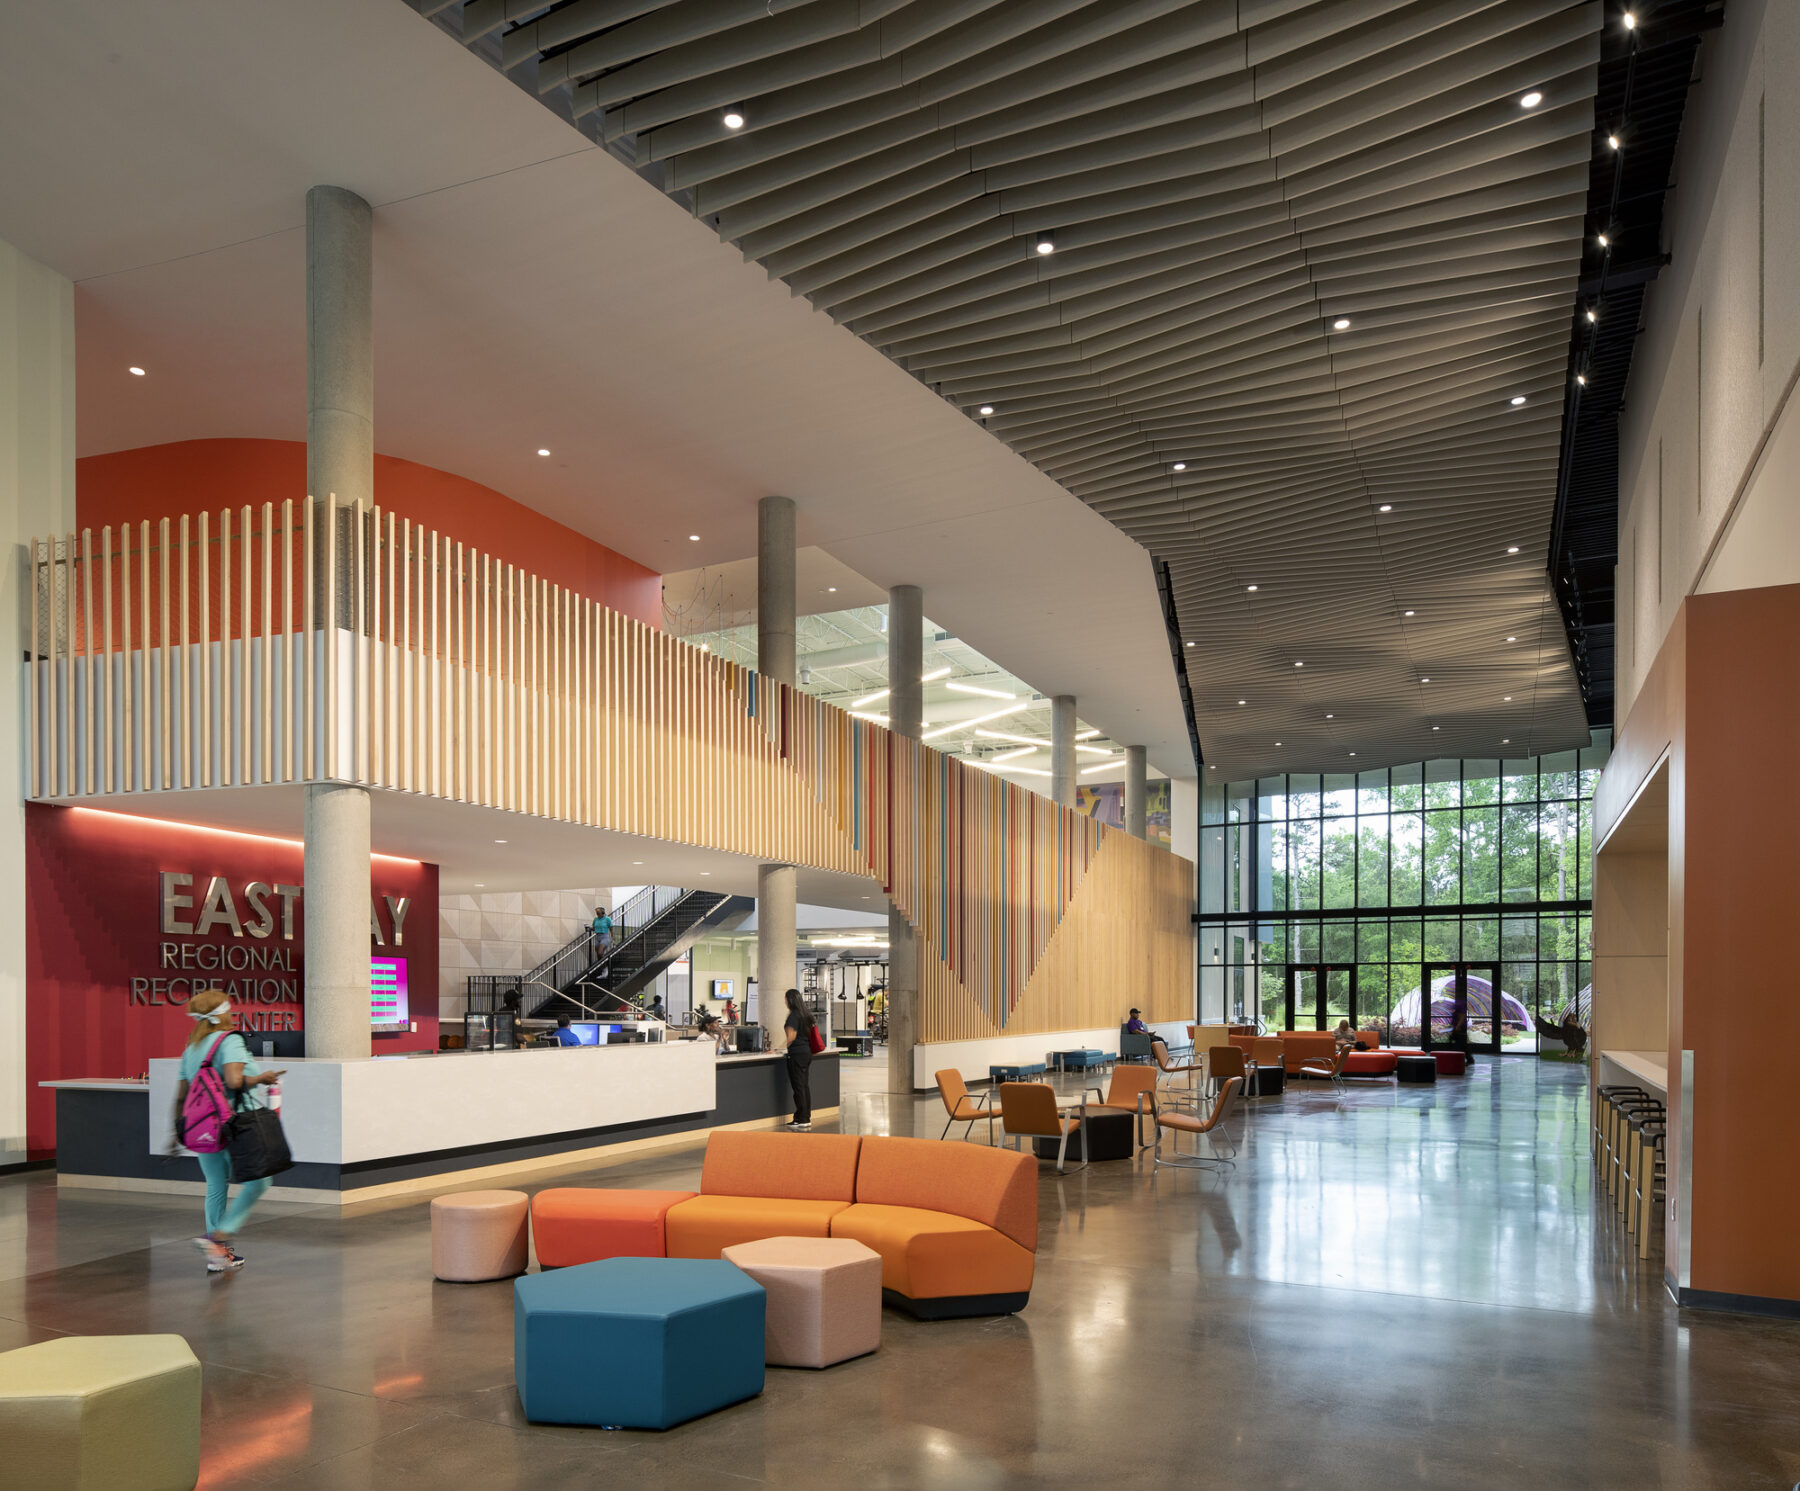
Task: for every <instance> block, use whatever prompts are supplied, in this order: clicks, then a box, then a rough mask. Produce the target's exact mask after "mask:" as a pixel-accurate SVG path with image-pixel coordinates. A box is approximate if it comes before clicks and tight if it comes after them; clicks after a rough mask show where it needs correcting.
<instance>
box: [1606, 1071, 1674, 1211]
mask: <svg viewBox="0 0 1800 1491" xmlns="http://www.w3.org/2000/svg"><path fill="white" fill-rule="evenodd" d="M1612 1106H1613V1112H1612V1116H1611V1118H1610V1119H1609V1124H1610V1127H1611V1140H1610V1143H1609V1145H1608V1148H1607V1180H1606V1194H1607V1195H1608V1196H1609V1197H1611V1198H1612V1202H1613V1206H1614V1208H1615V1209H1616V1210H1618V1211H1620V1212H1623V1211H1624V1210H1625V1206H1626V1194H1627V1184H1628V1181H1629V1179H1630V1173H1629V1169H1628V1164H1627V1160H1628V1151H1629V1149H1630V1146H1631V1144H1632V1143H1633V1142H1634V1141H1633V1138H1632V1129H1631V1125H1632V1122H1633V1121H1634V1120H1635V1119H1638V1118H1660V1117H1662V1115H1663V1111H1664V1110H1663V1105H1662V1102H1661V1100H1660V1099H1658V1098H1654V1097H1652V1096H1651V1095H1650V1094H1649V1093H1647V1092H1644V1091H1643V1090H1642V1089H1638V1090H1635V1091H1633V1092H1629V1093H1620V1094H1619V1095H1618V1096H1617V1097H1615V1098H1614V1099H1613V1105H1612Z"/></svg>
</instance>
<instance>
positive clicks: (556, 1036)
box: [550, 1015, 581, 1046]
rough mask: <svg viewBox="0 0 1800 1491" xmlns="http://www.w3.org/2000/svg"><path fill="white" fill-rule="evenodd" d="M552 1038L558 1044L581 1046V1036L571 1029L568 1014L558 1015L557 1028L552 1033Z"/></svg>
mask: <svg viewBox="0 0 1800 1491" xmlns="http://www.w3.org/2000/svg"><path fill="white" fill-rule="evenodd" d="M550 1040H551V1041H552V1042H553V1043H554V1044H556V1045H558V1046H579V1045H580V1044H581V1037H580V1036H578V1035H576V1034H575V1032H574V1031H572V1030H571V1029H569V1017H568V1016H567V1015H558V1016H557V1017H556V1029H555V1030H554V1031H553V1032H552V1033H551V1035H550Z"/></svg>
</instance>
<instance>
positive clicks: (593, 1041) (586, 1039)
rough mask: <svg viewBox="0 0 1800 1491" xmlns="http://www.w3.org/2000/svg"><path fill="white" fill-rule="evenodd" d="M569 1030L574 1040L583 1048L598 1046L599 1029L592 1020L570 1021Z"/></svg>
mask: <svg viewBox="0 0 1800 1491" xmlns="http://www.w3.org/2000/svg"><path fill="white" fill-rule="evenodd" d="M569 1029H570V1030H572V1031H574V1032H575V1039H576V1040H577V1041H579V1042H580V1043H581V1044H582V1045H584V1046H597V1045H599V1044H600V1027H599V1025H597V1024H596V1023H595V1022H594V1021H592V1020H571V1021H570V1022H569Z"/></svg>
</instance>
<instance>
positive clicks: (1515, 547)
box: [1506, 544, 1519, 554]
mask: <svg viewBox="0 0 1800 1491" xmlns="http://www.w3.org/2000/svg"><path fill="white" fill-rule="evenodd" d="M1506 552H1507V553H1508V554H1517V553H1518V552H1519V546H1518V545H1517V544H1514V545H1513V546H1512V547H1511V548H1509V549H1508V550H1507V551H1506Z"/></svg>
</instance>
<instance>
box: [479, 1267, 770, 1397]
mask: <svg viewBox="0 0 1800 1491" xmlns="http://www.w3.org/2000/svg"><path fill="white" fill-rule="evenodd" d="M766 1302H767V1297H766V1296H765V1295H764V1293H763V1287H762V1285H760V1284H758V1283H757V1282H756V1281H755V1280H754V1279H752V1278H751V1277H750V1276H749V1275H748V1274H746V1273H745V1272H744V1271H743V1270H742V1269H740V1268H738V1267H737V1266H736V1265H735V1264H730V1263H725V1262H723V1261H721V1260H718V1259H709V1258H603V1259H601V1260H600V1262H598V1263H581V1264H577V1265H576V1266H575V1267H573V1268H559V1269H556V1270H555V1271H553V1272H551V1273H544V1274H527V1275H526V1276H525V1277H523V1278H521V1279H518V1280H516V1281H515V1282H514V1284H513V1376H514V1378H515V1380H516V1381H517V1383H518V1386H519V1401H520V1403H522V1404H523V1405H524V1408H525V1417H526V1418H528V1419H529V1420H531V1422H532V1423H534V1424H596V1425H601V1426H604V1427H606V1428H621V1429H668V1428H671V1427H673V1426H674V1425H676V1424H680V1423H685V1422H686V1421H687V1420H688V1419H693V1418H699V1417H700V1415H701V1414H704V1413H712V1412H714V1411H715V1410H716V1409H720V1408H725V1407H728V1406H730V1405H731V1404H733V1403H741V1402H742V1401H743V1400H744V1399H746V1398H754V1397H755V1396H756V1395H757V1394H758V1393H760V1392H761V1391H762V1390H763V1315H764V1307H765V1305H766Z"/></svg>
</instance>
